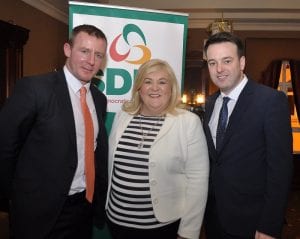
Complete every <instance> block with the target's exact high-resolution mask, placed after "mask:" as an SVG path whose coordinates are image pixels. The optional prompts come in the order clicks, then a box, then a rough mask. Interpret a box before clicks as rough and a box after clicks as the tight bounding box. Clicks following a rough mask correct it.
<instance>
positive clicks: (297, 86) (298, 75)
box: [290, 60, 300, 122]
mask: <svg viewBox="0 0 300 239" xmlns="http://www.w3.org/2000/svg"><path fill="white" fill-rule="evenodd" d="M290 69H291V78H292V86H293V91H294V101H295V106H296V111H297V116H298V121H299V122H300V60H298V61H297V60H290Z"/></svg>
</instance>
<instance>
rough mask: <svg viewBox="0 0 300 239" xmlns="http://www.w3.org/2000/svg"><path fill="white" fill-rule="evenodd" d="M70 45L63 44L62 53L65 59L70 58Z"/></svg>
mask: <svg viewBox="0 0 300 239" xmlns="http://www.w3.org/2000/svg"><path fill="white" fill-rule="evenodd" d="M71 51H72V50H71V45H70V44H69V43H67V42H66V43H65V44H64V53H65V56H66V57H70V56H71Z"/></svg>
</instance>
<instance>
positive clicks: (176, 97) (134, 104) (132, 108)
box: [122, 59, 180, 114]
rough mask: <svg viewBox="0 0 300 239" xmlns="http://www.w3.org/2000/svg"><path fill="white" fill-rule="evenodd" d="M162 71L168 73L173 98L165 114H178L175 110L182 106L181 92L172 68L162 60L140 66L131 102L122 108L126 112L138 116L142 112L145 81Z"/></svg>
mask: <svg viewBox="0 0 300 239" xmlns="http://www.w3.org/2000/svg"><path fill="white" fill-rule="evenodd" d="M161 70H162V71H164V72H166V73H167V75H168V80H169V82H170V83H171V98H170V102H169V104H168V106H167V108H166V110H165V111H164V113H171V114H176V110H175V109H176V107H178V106H179V105H180V92H179V87H178V83H177V79H176V76H175V73H174V71H173V69H172V67H171V66H170V65H169V64H168V63H167V62H166V61H163V60H160V59H151V60H149V61H147V62H145V63H144V64H142V65H141V66H140V68H139V70H138V72H137V75H136V77H135V80H134V83H133V88H132V95H131V100H130V101H127V102H125V103H124V104H123V106H122V109H123V110H124V111H125V112H127V113H129V114H138V113H139V112H140V110H141V107H142V104H143V102H142V100H141V97H140V94H139V90H140V88H141V87H142V84H143V82H144V79H145V77H146V76H147V75H148V74H150V73H152V72H157V71H161Z"/></svg>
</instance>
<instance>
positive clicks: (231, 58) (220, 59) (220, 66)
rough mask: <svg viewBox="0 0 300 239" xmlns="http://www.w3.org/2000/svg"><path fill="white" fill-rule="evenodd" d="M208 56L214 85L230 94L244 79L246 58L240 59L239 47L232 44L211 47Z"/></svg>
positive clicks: (223, 43)
mask: <svg viewBox="0 0 300 239" xmlns="http://www.w3.org/2000/svg"><path fill="white" fill-rule="evenodd" d="M206 55H207V63H208V69H209V74H210V77H211V79H212V81H213V83H214V84H215V85H216V86H217V87H219V88H220V90H221V91H222V92H224V93H225V94H229V93H230V92H231V91H232V90H233V89H234V88H235V87H236V86H237V85H238V84H239V82H240V81H241V80H242V79H243V70H244V68H245V57H244V56H242V57H241V58H239V56H238V50H237V46H236V45H235V44H233V43H231V42H222V43H215V44H212V45H210V46H209V47H208V49H207V52H206Z"/></svg>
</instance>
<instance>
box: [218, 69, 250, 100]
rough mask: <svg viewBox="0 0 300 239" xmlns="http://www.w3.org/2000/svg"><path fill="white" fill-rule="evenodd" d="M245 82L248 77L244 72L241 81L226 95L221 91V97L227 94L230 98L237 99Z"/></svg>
mask: <svg viewBox="0 0 300 239" xmlns="http://www.w3.org/2000/svg"><path fill="white" fill-rule="evenodd" d="M247 82H248V78H247V76H246V75H245V74H244V77H243V79H242V80H241V82H240V83H239V84H238V85H237V86H236V87H235V88H234V89H233V90H232V91H231V92H230V93H229V94H228V95H225V94H224V93H223V92H221V96H222V98H223V97H225V96H228V97H229V98H230V99H232V100H235V101H237V99H238V98H239V96H240V94H241V92H242V90H243V89H244V87H245V85H246V84H247Z"/></svg>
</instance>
